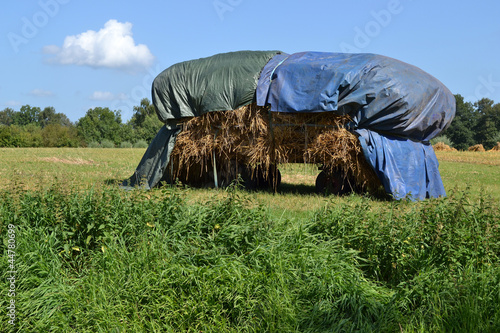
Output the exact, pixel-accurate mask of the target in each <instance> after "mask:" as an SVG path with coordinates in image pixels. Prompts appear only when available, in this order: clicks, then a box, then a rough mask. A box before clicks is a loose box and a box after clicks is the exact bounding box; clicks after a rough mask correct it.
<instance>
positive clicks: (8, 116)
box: [0, 94, 500, 150]
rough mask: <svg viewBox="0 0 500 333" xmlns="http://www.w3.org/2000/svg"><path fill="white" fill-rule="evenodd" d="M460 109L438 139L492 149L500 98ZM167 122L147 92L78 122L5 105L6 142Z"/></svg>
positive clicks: (107, 137) (100, 136)
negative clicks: (124, 107) (124, 112)
mask: <svg viewBox="0 0 500 333" xmlns="http://www.w3.org/2000/svg"><path fill="white" fill-rule="evenodd" d="M455 100H456V115H455V119H454V120H453V122H452V123H451V125H450V126H449V127H448V128H447V129H446V130H445V131H444V132H443V133H442V134H441V135H440V136H439V137H438V138H436V139H434V141H436V140H440V141H443V142H444V143H446V144H448V145H450V146H451V147H454V148H456V149H458V150H467V148H468V147H470V146H473V145H475V144H482V145H483V146H484V148H485V149H490V148H492V147H493V146H495V145H496V143H497V142H500V103H496V104H495V103H494V101H493V100H491V99H488V98H483V99H480V100H478V101H477V102H474V103H472V102H466V101H465V100H464V98H463V97H462V96H461V95H459V94H457V95H455ZM162 125H163V124H162V123H161V122H160V121H159V120H158V118H157V116H156V112H155V108H154V106H153V104H151V102H150V101H149V100H148V99H147V98H144V99H143V100H141V102H140V105H138V106H134V108H133V115H132V117H131V119H130V120H129V121H127V122H125V123H124V122H123V121H122V118H121V115H120V111H113V110H110V109H109V108H102V107H96V108H93V109H89V110H88V111H87V113H86V114H85V116H84V117H82V118H80V119H79V120H78V121H77V122H76V123H72V122H71V121H70V120H69V119H68V117H67V116H66V115H65V114H63V113H58V112H56V110H55V109H54V108H53V107H46V108H44V109H43V110H42V109H41V108H39V107H31V106H29V105H24V106H22V107H21V108H20V110H19V111H14V110H13V109H11V108H6V109H4V110H3V111H0V147H125V148H128V147H133V146H135V147H140V148H144V147H147V145H148V144H149V143H150V142H151V140H152V139H153V138H154V136H155V135H156V133H157V132H158V130H159V129H160V127H161V126H162Z"/></svg>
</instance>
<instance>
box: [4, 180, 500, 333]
mask: <svg viewBox="0 0 500 333" xmlns="http://www.w3.org/2000/svg"><path fill="white" fill-rule="evenodd" d="M184 196H185V192H184V190H182V189H177V188H170V187H166V188H163V189H161V190H155V191H141V190H134V191H130V192H122V191H120V190H118V189H112V188H109V189H107V190H96V189H89V190H86V191H76V190H71V189H69V190H63V188H62V187H61V186H60V185H57V184H56V185H54V186H53V187H52V188H50V189H48V190H46V191H44V192H25V191H21V190H16V189H14V190H12V191H3V192H1V193H0V233H1V234H2V235H6V230H7V226H8V225H9V224H12V225H15V226H16V242H17V248H16V253H17V257H16V265H17V271H18V273H17V290H16V293H17V295H16V304H17V305H16V306H17V307H16V309H17V318H18V321H17V328H18V329H19V331H44V332H47V331H58V332H60V331H64V332H96V331H105V332H112V331H133V332H154V331H158V332H199V331H204V332H355V331H356V332H372V331H376V332H400V331H401V330H403V331H408V332H414V331H426V332H427V331H430V332H450V331H453V332H470V331H481V332H495V331H496V329H497V328H498V325H500V311H499V310H498V306H497V304H498V302H500V286H499V284H500V278H499V276H500V269H499V262H500V261H499V259H500V258H499V256H500V245H499V244H500V236H499V218H500V217H499V212H498V209H497V207H496V206H495V205H494V203H492V202H489V201H488V200H486V199H482V200H481V202H480V203H479V204H472V203H471V202H469V199H468V197H467V195H464V194H453V195H452V196H450V197H449V198H445V199H439V200H428V201H426V202H421V203H409V202H389V203H386V204H385V206H386V207H385V208H388V209H375V206H374V205H373V203H372V202H371V201H370V200H368V199H362V198H357V197H353V198H352V199H346V200H344V201H343V204H341V205H337V206H334V205H328V206H327V207H326V208H325V209H322V210H320V211H318V212H316V214H314V216H313V218H312V219H304V220H294V221H290V220H281V219H280V220H275V219H273V218H272V215H270V213H269V212H267V210H266V209H264V208H263V207H261V206H259V205H256V204H255V203H254V202H253V201H252V200H249V199H248V198H247V197H245V196H242V194H241V192H239V191H238V190H236V189H234V188H232V187H231V188H229V189H228V191H227V193H226V194H225V195H224V196H223V197H222V198H220V197H219V199H214V200H212V201H210V202H207V203H205V204H195V205H189V204H188V201H187V199H185V198H184ZM252 207H253V208H252ZM3 239H4V242H2V245H1V246H0V251H1V252H2V253H5V252H6V244H7V243H6V241H5V239H6V238H5V237H4V238H3ZM3 257H4V258H6V256H5V255H4V256H3ZM0 269H1V271H2V272H3V273H2V274H4V275H5V274H6V273H5V272H6V271H7V270H8V269H7V261H6V260H2V262H1V263H0ZM2 277H3V278H5V276H2ZM7 301H8V298H7V297H3V298H0V306H2V307H4V308H5V307H6V305H7V303H6V302H7ZM8 328H9V326H7V322H6V321H5V320H4V321H2V322H1V323H0V330H1V331H7V329H8Z"/></svg>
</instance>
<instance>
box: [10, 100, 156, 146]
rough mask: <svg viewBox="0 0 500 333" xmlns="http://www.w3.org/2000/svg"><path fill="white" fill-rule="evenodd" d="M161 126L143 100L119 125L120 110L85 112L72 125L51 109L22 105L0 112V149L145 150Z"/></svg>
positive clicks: (120, 119) (149, 106)
mask: <svg viewBox="0 0 500 333" xmlns="http://www.w3.org/2000/svg"><path fill="white" fill-rule="evenodd" d="M162 125H163V123H162V122H160V120H158V117H157V116H156V112H155V109H154V106H153V104H151V102H150V101H149V100H148V99H147V98H144V99H143V100H141V102H140V105H138V106H134V108H133V115H132V117H131V119H130V120H129V121H127V122H125V123H124V122H123V121H122V118H121V114H120V111H113V110H110V109H109V108H107V107H105V108H102V107H96V108H93V109H89V110H88V111H87V113H86V114H85V116H84V117H82V118H80V119H79V120H78V121H77V122H76V123H72V122H71V121H70V120H69V119H68V117H67V116H66V115H65V114H63V113H58V112H56V111H55V109H54V108H53V107H46V108H44V109H43V110H42V109H41V108H39V107H32V106H30V105H24V106H22V107H21V109H20V110H19V111H14V110H13V109H11V108H6V109H4V110H3V111H0V147H106V148H109V147H123V148H130V147H139V148H145V147H147V146H148V144H149V143H150V142H151V140H152V139H153V138H154V136H155V135H156V133H157V132H158V130H159V129H160V128H161V126H162Z"/></svg>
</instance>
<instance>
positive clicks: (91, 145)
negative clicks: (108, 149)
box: [88, 141, 101, 148]
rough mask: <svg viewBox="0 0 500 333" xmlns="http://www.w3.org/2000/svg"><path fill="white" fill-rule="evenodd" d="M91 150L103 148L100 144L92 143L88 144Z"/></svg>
mask: <svg viewBox="0 0 500 333" xmlns="http://www.w3.org/2000/svg"><path fill="white" fill-rule="evenodd" d="M88 147H89V148H101V144H100V143H99V142H95V141H92V142H91V143H89V144H88Z"/></svg>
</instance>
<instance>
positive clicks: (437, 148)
mask: <svg viewBox="0 0 500 333" xmlns="http://www.w3.org/2000/svg"><path fill="white" fill-rule="evenodd" d="M432 148H434V150H435V151H457V150H456V149H455V148H452V147H450V146H448V145H447V144H446V143H444V142H437V143H436V144H435V145H433V146H432Z"/></svg>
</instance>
